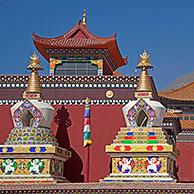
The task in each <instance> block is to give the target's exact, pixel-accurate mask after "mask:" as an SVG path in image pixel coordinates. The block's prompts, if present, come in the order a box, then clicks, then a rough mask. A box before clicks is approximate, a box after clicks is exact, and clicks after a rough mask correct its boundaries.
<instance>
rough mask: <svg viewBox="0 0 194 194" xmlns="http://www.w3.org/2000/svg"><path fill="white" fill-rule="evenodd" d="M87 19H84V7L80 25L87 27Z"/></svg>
mask: <svg viewBox="0 0 194 194" xmlns="http://www.w3.org/2000/svg"><path fill="white" fill-rule="evenodd" d="M86 22H87V19H86V9H84V13H83V17H82V25H83V26H84V27H85V28H86V27H87V23H86Z"/></svg>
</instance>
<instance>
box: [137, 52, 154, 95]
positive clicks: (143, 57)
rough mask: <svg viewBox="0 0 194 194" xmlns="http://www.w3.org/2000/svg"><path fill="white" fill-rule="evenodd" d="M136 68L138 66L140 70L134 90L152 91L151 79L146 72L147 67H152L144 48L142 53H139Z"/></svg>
mask: <svg viewBox="0 0 194 194" xmlns="http://www.w3.org/2000/svg"><path fill="white" fill-rule="evenodd" d="M137 68H140V69H142V70H141V74H140V77H139V82H138V85H137V89H136V92H152V85H151V79H150V77H149V74H148V69H150V68H153V66H152V65H151V64H150V58H149V55H148V54H147V52H146V50H144V51H143V53H142V54H140V60H139V64H138V65H137Z"/></svg>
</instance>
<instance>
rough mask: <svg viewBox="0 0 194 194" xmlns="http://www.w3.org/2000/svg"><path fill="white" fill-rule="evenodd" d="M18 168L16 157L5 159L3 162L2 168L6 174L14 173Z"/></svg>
mask: <svg viewBox="0 0 194 194" xmlns="http://www.w3.org/2000/svg"><path fill="white" fill-rule="evenodd" d="M16 169H17V163H16V161H15V160H14V159H5V160H4V161H3V162H2V163H1V170H2V171H3V173H4V174H14V172H15V171H16Z"/></svg>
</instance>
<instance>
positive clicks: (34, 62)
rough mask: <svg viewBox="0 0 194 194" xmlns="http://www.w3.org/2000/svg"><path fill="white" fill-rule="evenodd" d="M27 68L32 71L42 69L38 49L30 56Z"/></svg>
mask: <svg viewBox="0 0 194 194" xmlns="http://www.w3.org/2000/svg"><path fill="white" fill-rule="evenodd" d="M27 69H30V70H32V71H38V70H41V69H42V67H41V65H40V61H39V56H38V55H37V53H36V51H34V52H33V54H32V55H31V56H30V60H29V63H28V66H27Z"/></svg>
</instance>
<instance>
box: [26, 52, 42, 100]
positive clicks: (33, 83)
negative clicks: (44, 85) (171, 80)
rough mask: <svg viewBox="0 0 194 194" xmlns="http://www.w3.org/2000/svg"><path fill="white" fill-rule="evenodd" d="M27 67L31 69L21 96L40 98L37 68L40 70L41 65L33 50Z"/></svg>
mask: <svg viewBox="0 0 194 194" xmlns="http://www.w3.org/2000/svg"><path fill="white" fill-rule="evenodd" d="M27 69H30V70H31V75H30V76H29V80H28V86H27V89H26V90H25V91H24V93H23V98H25V99H38V100H40V99H41V93H42V92H41V84H40V76H39V74H38V70H41V69H42V67H41V63H40V60H39V56H38V55H37V53H36V52H35V51H34V53H33V54H32V55H31V56H30V60H29V63H28V66H27Z"/></svg>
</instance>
